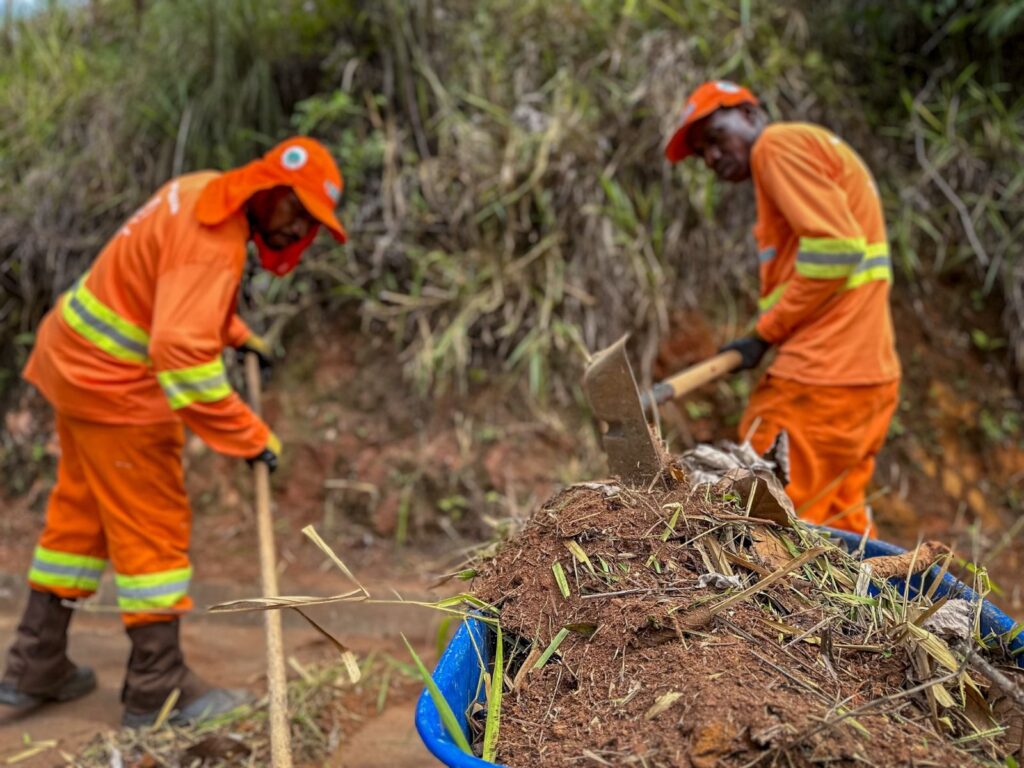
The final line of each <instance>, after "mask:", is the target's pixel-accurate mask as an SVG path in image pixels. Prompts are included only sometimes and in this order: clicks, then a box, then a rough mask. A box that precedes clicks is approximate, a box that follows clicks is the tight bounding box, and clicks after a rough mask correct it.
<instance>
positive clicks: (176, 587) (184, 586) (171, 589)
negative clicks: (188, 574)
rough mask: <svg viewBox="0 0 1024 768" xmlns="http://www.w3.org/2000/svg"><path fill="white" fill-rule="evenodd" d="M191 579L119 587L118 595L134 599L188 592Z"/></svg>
mask: <svg viewBox="0 0 1024 768" xmlns="http://www.w3.org/2000/svg"><path fill="white" fill-rule="evenodd" d="M190 581H191V580H190V579H186V580H185V581H175V582H172V583H170V584H156V585H154V586H152V587H120V586H119V587H118V588H117V596H118V597H122V598H128V599H132V600H139V599H144V598H147V597H160V596H161V595H173V594H176V593H178V592H188V585H189V583H190Z"/></svg>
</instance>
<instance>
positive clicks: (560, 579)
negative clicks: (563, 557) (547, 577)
mask: <svg viewBox="0 0 1024 768" xmlns="http://www.w3.org/2000/svg"><path fill="white" fill-rule="evenodd" d="M551 572H552V573H553V574H555V582H557V584H558V590H559V591H560V592H561V593H562V597H564V598H566V599H567V600H568V599H569V580H568V579H566V578H565V571H563V570H562V564H561V563H560V562H558V561H557V560H555V562H553V563H552V564H551Z"/></svg>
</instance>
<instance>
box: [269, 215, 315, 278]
mask: <svg viewBox="0 0 1024 768" xmlns="http://www.w3.org/2000/svg"><path fill="white" fill-rule="evenodd" d="M319 229H320V226H319V225H317V226H314V227H310V228H309V232H307V233H306V236H305V237H304V238H302V239H301V240H297V241H296V242H294V243H292V244H291V245H289V246H286V247H284V248H281V249H279V250H278V249H274V248H271V247H270V246H269V245H267V244H266V242H264V240H263V236H262V235H260V233H259V232H256V231H253V233H252V241H253V242H254V243H256V249H257V250H258V251H259V254H260V266H262V267H263V268H264V269H265V270H267V271H268V272H273V273H274V274H275V275H277V276H278V277H283V276H284V275H287V274H288V273H289V272H291V271H292V270H293V269H295V267H296V265H298V263H299V259H301V258H302V253H303V251H305V250H306V249H307V248H308V247H309V244H310V243H312V242H313V239H314V238H315V237H316V233H317V231H318V230H319Z"/></svg>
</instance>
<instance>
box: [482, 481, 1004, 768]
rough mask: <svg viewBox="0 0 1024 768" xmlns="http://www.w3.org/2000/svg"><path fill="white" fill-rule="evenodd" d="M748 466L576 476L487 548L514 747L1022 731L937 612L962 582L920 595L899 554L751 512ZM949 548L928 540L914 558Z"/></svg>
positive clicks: (745, 760)
mask: <svg viewBox="0 0 1024 768" xmlns="http://www.w3.org/2000/svg"><path fill="white" fill-rule="evenodd" d="M736 480H737V478H735V477H734V478H732V479H731V480H730V479H727V480H723V481H721V482H719V483H718V484H717V485H710V484H704V485H700V486H697V487H691V486H690V485H689V483H688V482H687V480H686V478H685V476H684V473H683V472H682V471H681V470H680V469H678V468H673V470H672V472H671V473H666V476H665V478H663V480H659V481H658V482H657V483H656V485H655V487H653V488H652V490H650V491H633V490H630V489H626V488H622V487H619V486H617V485H608V484H601V483H587V484H581V485H576V486H572V487H570V488H568V489H566V490H565V491H563V492H561V493H560V494H558V495H556V496H555V497H553V498H552V499H551V500H550V501H549V502H548V503H547V504H546V505H545V506H543V507H542V508H541V509H539V510H538V511H537V512H536V513H535V514H534V515H533V517H532V518H531V519H530V520H529V521H528V523H527V524H526V525H525V527H524V528H523V530H522V531H521V532H520V533H519V534H518V535H517V536H516V537H515V538H513V539H512V540H511V541H510V542H508V543H507V544H506V545H505V546H504V548H503V549H501V550H500V551H499V552H498V554H497V555H496V556H495V557H494V558H493V559H491V560H489V561H486V562H485V563H483V564H481V565H479V566H478V567H477V570H478V576H477V577H476V579H475V581H474V585H473V590H472V591H473V594H474V595H476V596H477V597H479V598H481V599H482V600H484V601H487V602H488V603H490V604H492V605H494V606H495V607H496V609H497V611H498V615H497V620H498V621H499V622H500V624H501V628H502V630H503V636H504V658H505V659H506V660H507V661H508V665H507V667H506V669H505V670H504V675H503V679H504V689H505V693H504V696H503V701H502V707H501V730H500V736H499V738H498V753H497V762H499V763H501V764H504V765H507V766H510V767H511V768H516V767H518V766H522V767H525V766H569V765H574V766H575V765H616V766H618V765H638V766H639V765H642V766H651V767H654V766H680V767H682V768H686V767H689V766H692V767H693V768H711V767H712V766H737V767H738V766H755V765H766V766H767V765H784V766H811V765H821V764H829V765H854V764H868V765H877V766H897V765H899V766H906V765H957V766H980V765H986V764H992V763H993V762H994V761H997V760H998V761H1002V760H1004V759H1005V757H1006V755H1008V754H1011V753H1012V752H1013V751H1014V750H1016V749H1017V748H1018V746H1019V745H1020V743H1021V738H1022V737H1021V721H1022V716H1021V714H1020V711H1019V709H1018V710H1014V712H1013V713H1009V712H1007V711H1006V710H1007V708H1008V704H1009V699H1008V698H1007V697H1006V696H1004V695H1003V694H1002V693H1001V692H1000V689H998V688H997V687H995V686H991V685H990V683H989V681H988V680H987V679H986V678H985V677H984V676H982V675H981V674H978V673H977V672H976V671H975V670H974V669H973V668H972V667H971V666H970V665H969V664H968V663H965V662H964V661H963V659H964V655H965V652H966V651H967V646H966V643H967V642H971V641H969V640H967V641H965V640H950V641H949V642H947V641H946V640H944V639H942V638H940V637H939V636H938V635H937V634H933V633H932V632H930V631H928V630H927V629H925V627H926V626H928V624H927V622H928V620H929V619H930V618H931V617H932V616H933V615H934V614H935V613H937V612H938V610H939V609H941V608H942V607H943V605H942V604H943V603H945V602H950V603H952V602H960V603H963V602H964V601H954V600H949V601H947V600H946V599H945V598H936V597H935V596H934V595H932V596H931V598H932V599H929V596H928V595H927V590H925V594H923V595H921V596H919V597H916V598H915V597H913V596H907V597H905V596H904V594H903V591H902V590H901V589H899V588H897V587H896V586H894V585H893V583H890V582H887V581H885V580H884V578H885V574H889V573H891V568H892V567H893V566H894V564H893V563H891V562H890V563H888V564H887V567H886V568H884V569H880V573H872V570H871V569H870V568H865V567H864V566H863V564H862V563H861V562H860V561H859V560H858V558H857V557H855V556H854V555H851V554H850V553H848V552H846V551H845V549H844V548H842V547H841V546H838V545H837V543H836V541H835V540H830V539H829V538H828V537H826V536H823V535H821V534H820V533H819V532H818V531H816V530H815V529H812V528H810V527H807V526H805V525H803V524H801V523H799V522H796V521H795V520H793V519H792V518H788V519H787V516H785V515H783V516H782V517H781V518H780V517H779V516H778V515H773V517H775V518H776V522H770V521H769V520H767V519H765V518H764V516H762V517H761V518H757V517H754V516H752V515H751V514H750V511H751V510H757V511H759V512H761V511H762V510H767V509H769V508H770V507H771V503H770V502H771V498H770V497H769V495H768V493H767V491H768V490H770V489H766V487H765V486H766V485H767V484H766V483H764V482H761V483H760V484H759V483H753V484H751V483H750V482H749V477H748V478H747V482H745V483H744V482H736ZM759 485H760V486H761V490H760V493H761V495H760V496H758V493H759V491H758V486H759ZM741 489H745V490H741ZM754 497H756V498H754ZM779 519H781V520H783V521H784V522H782V523H779V522H778V520H779ZM948 562H949V557H948V553H947V552H946V551H945V550H944V549H943V548H941V547H935V546H931V547H921V548H920V549H919V550H918V551H917V552H916V553H915V552H912V553H909V554H908V555H907V558H906V561H905V563H904V570H903V572H904V573H908V572H910V571H911V570H913V571H914V572H917V571H920V570H923V569H924V568H926V567H927V566H928V565H931V564H933V563H935V564H936V566H937V568H941V567H943V565H947V566H948ZM895 565H897V566H898V565H899V564H895ZM869 584H870V586H871V590H870V594H869V591H868V589H867V588H868V586H869ZM969 613H970V612H968V614H969ZM936 631H937V630H936ZM492 638H493V633H492ZM559 638H561V642H560V643H559V642H558V640H559ZM988 641H989V645H993V646H995V647H996V649H997V650H996V652H994V653H993V656H992V658H993V661H995V662H996V663H1000V662H999V660H998V659H996V658H995V657H997V656H999V652H998V646H999V639H998V638H988ZM553 642H554V643H558V644H557V650H556V651H555V653H553V654H552V655H550V658H549V659H548V660H547V662H546V663H543V664H542V665H539V664H538V659H539V658H540V657H541V656H542V655H543V654H544V652H545V651H546V650H550V646H551V645H552V643H553ZM1002 661H1003V662H1004V663H1001V664H1000V666H1001V668H1002V669H1004V671H1005V672H1006V674H1008V675H1010V676H1014V675H1016V674H1017V673H1018V672H1019V670H1017V669H1016V668H1013V667H1012V664H1011V663H1009V662H1007V661H1006V660H1005V659H1003V660H1002ZM495 677H496V678H497V676H495ZM498 679H501V678H498ZM1016 679H1017V680H1019V679H1020V677H1019V676H1017V677H1016ZM999 764H1003V763H1002V762H1000V763H999Z"/></svg>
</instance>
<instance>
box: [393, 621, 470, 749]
mask: <svg viewBox="0 0 1024 768" xmlns="http://www.w3.org/2000/svg"><path fill="white" fill-rule="evenodd" d="M402 642H403V643H405V647H406V648H408V649H409V655H410V656H412V660H413V661H414V662H416V669H417V670H419V673H420V678H421V679H422V680H423V684H424V685H425V686H427V690H428V691H429V692H430V698H431V699H432V700H433V702H434V706H435V707H437V711H438V713H439V714H440V715H441V722H442V723H444V729H445V730H446V731H448V735H449V736H451V737H452V741H454V742H455V743H456V744H458V746H459V749H461V750H462V751H463V752H465V753H466V754H467V755H472V754H473V750H472V749H470V746H469V742H468V741H466V734H465V733H463V732H462V728H461V727H460V726H459V721H458V720H456V719H455V713H454V712H452V708H451V707H450V706H448V701H447V699H445V697H444V694H443V693H441V689H440V688H438V687H437V683H435V682H434V678H433V677H431V676H430V672H428V671H427V668H426V667H425V666H423V661H422V660H421V659H420V657H419V656H418V655H417V654H416V651H415V650H413V647H412V644H411V643H410V642H409V640H408V639H407V638H406V636H405V635H402Z"/></svg>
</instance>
